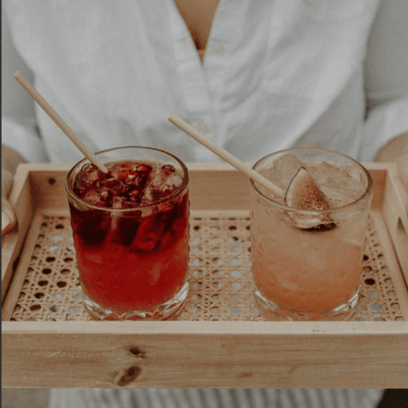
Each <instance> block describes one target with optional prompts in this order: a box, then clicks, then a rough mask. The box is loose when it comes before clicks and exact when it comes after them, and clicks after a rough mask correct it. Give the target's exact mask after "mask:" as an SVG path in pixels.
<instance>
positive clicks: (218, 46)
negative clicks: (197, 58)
mask: <svg viewBox="0 0 408 408" xmlns="http://www.w3.org/2000/svg"><path fill="white" fill-rule="evenodd" d="M213 50H214V51H215V52H216V53H217V54H222V53H223V52H224V51H225V48H224V47H223V45H222V44H220V43H214V45H213Z"/></svg>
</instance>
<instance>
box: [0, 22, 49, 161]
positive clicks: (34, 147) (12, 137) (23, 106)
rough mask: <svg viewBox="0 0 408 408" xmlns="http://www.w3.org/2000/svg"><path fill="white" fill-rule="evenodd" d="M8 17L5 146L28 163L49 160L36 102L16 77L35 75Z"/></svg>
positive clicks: (4, 29)
mask: <svg viewBox="0 0 408 408" xmlns="http://www.w3.org/2000/svg"><path fill="white" fill-rule="evenodd" d="M7 17H9V16H8V15H7V16H3V15H2V55H3V57H4V58H3V65H2V73H1V74H2V89H1V92H2V100H3V104H2V107H1V116H2V118H1V135H2V144H3V145H5V146H7V147H9V148H11V149H13V150H14V151H15V152H17V153H18V154H19V155H20V156H22V157H23V158H24V159H25V160H26V161H28V162H43V161H48V157H47V153H46V150H45V146H44V143H43V141H42V139H41V136H40V132H39V130H38V126H37V119H36V115H35V109H34V101H33V100H32V99H31V97H30V96H29V95H28V94H27V92H26V91H25V90H24V89H23V88H22V87H21V86H20V85H19V84H18V83H17V81H16V80H15V79H14V78H13V74H14V73H15V72H16V71H20V70H21V71H22V73H23V74H24V75H25V76H27V77H28V79H29V80H30V81H32V74H31V72H30V70H29V68H28V67H27V65H26V63H25V61H24V59H23V58H22V57H21V56H20V54H19V53H18V52H17V50H16V47H15V46H14V42H13V38H12V35H11V30H10V27H9V23H10V21H9V20H8V18H7Z"/></svg>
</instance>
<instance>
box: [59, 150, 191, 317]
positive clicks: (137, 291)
mask: <svg viewBox="0 0 408 408" xmlns="http://www.w3.org/2000/svg"><path fill="white" fill-rule="evenodd" d="M96 157H97V158H98V159H99V161H101V162H102V163H104V164H105V166H106V167H107V168H108V170H109V173H108V174H107V175H105V174H104V173H102V172H100V171H99V170H98V169H97V168H96V167H95V166H94V165H93V164H91V163H89V161H88V160H87V159H84V160H81V161H80V162H79V163H77V164H76V165H75V166H74V167H73V168H72V169H71V170H70V172H69V173H68V175H67V178H66V190H67V193H68V201H69V207H70V214H71V225H72V229H73V238H74V247H75V252H76V260H77V267H78V271H79V278H80V282H81V286H82V289H83V294H84V301H85V306H86V309H87V310H88V312H89V313H90V314H91V316H92V317H93V318H94V319H96V320H139V319H146V320H166V319H169V318H171V317H173V316H175V315H176V314H177V313H178V312H179V311H180V310H181V308H182V307H183V305H184V304H185V301H186V299H187V294H188V280H187V272H188V254H189V223H188V219H189V194H188V183H189V176H188V170H187V168H186V166H185V164H184V163H183V162H182V161H181V160H179V159H178V158H177V157H175V156H174V155H172V154H170V153H167V152H164V151H161V150H158V149H153V148H147V147H123V148H115V149H110V150H105V151H102V152H99V153H96Z"/></svg>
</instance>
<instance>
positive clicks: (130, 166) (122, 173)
mask: <svg viewBox="0 0 408 408" xmlns="http://www.w3.org/2000/svg"><path fill="white" fill-rule="evenodd" d="M136 167H137V163H135V162H130V161H129V162H123V163H116V164H114V165H113V166H112V167H111V168H110V169H109V175H110V177H113V178H115V179H120V180H124V179H126V177H127V176H128V174H129V173H130V172H132V171H134V170H136Z"/></svg>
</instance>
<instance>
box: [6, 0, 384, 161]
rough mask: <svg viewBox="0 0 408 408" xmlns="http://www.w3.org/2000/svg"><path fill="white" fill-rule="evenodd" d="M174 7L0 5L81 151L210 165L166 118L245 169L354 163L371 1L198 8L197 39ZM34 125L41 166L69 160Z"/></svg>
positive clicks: (63, 142) (296, 0)
mask: <svg viewBox="0 0 408 408" xmlns="http://www.w3.org/2000/svg"><path fill="white" fill-rule="evenodd" d="M181 3H182V2H180V0H179V4H178V7H179V8H178V7H177V4H176V3H175V2H173V1H155V2H152V1H140V2H139V1H138V2H134V1H129V0H127V1H121V2H119V3H117V2H111V1H108V0H98V1H86V2H81V4H80V5H78V6H75V5H74V4H73V3H72V2H68V1H58V2H53V1H45V0H43V1H36V2H35V4H33V3H32V2H27V3H26V4H25V7H24V8H22V7H20V6H19V5H18V4H13V2H9V4H7V6H8V7H7V8H8V9H9V10H8V11H9V12H10V17H11V18H12V20H13V24H12V25H13V34H14V38H15V42H16V44H17V46H18V48H19V50H20V51H21V53H22V55H24V56H25V58H26V61H27V63H28V65H29V67H30V68H31V69H32V70H33V72H34V76H35V79H36V80H35V85H36V86H37V87H38V89H39V91H40V92H41V93H42V94H43V95H44V96H45V97H46V99H48V100H49V102H50V103H51V104H52V105H53V106H54V107H55V108H56V110H57V111H58V112H60V114H61V116H62V117H63V118H64V119H65V120H66V121H67V122H68V123H69V124H70V125H71V127H73V129H74V131H76V132H77V133H78V134H79V136H80V137H81V138H83V140H84V141H85V143H86V144H87V145H88V146H89V147H90V148H91V149H92V150H93V151H97V150H101V149H106V148H110V147H113V146H118V145H148V146H156V147H160V148H162V149H165V150H169V151H171V152H173V153H175V154H177V155H178V156H179V157H180V158H182V159H183V160H185V161H219V159H218V157H216V156H215V155H214V154H213V153H211V152H209V151H208V150H206V149H205V148H204V147H203V146H201V145H199V144H198V143H197V142H195V141H194V140H191V139H190V138H188V136H186V135H185V134H183V133H182V132H181V131H180V130H179V129H177V128H175V127H174V126H173V125H171V124H170V123H169V122H168V121H167V118H168V116H169V115H170V114H171V113H175V114H176V115H178V116H180V117H181V118H183V119H185V120H186V121H188V122H189V123H190V124H191V125H192V126H194V127H196V128H197V129H199V130H200V131H201V132H202V133H205V134H207V135H208V136H209V137H210V138H211V139H213V140H214V141H215V142H216V143H218V144H220V145H221V146H223V147H224V148H226V149H227V150H229V151H230V152H231V153H232V154H235V155H236V156H238V157H239V158H240V159H241V160H244V161H247V162H251V161H255V160H257V159H259V158H260V157H261V156H263V155H264V154H266V153H268V152H271V151H275V150H279V149H283V148H287V147H291V146H295V145H297V146H304V145H309V146H314V145H319V146H320V147H327V148H332V149H336V150H338V151H341V152H344V153H347V154H349V155H351V156H354V157H357V156H358V151H359V145H360V136H361V129H362V126H363V120H364V114H365V95H364V79H363V70H364V56H365V49H366V43H367V39H368V36H369V33H370V29H371V26H372V23H373V20H374V17H375V14H376V11H377V8H378V4H379V1H378V0H360V1H359V2H358V3H357V4H356V2H355V1H354V0H346V1H342V2H321V1H316V0H313V1H307V2H306V1H303V0H291V1H287V0H275V1H270V0H257V1H256V2H254V1H249V0H235V1H228V0H221V1H220V3H219V5H218V7H216V3H217V2H210V3H211V4H212V6H213V8H212V9H211V10H210V11H209V17H208V18H207V20H206V21H207V26H206V27H204V28H203V29H202V33H204V35H203V36H202V37H200V36H197V35H196V33H195V34H194V33H192V32H190V31H189V26H192V25H194V19H193V20H191V19H189V17H188V12H186V11H183V10H184V9H183V4H181ZM180 13H182V14H183V16H182V15H181V14H180ZM183 17H184V19H183ZM212 17H213V19H212ZM208 21H209V25H208ZM205 33H207V35H205ZM203 45H204V47H205V54H204V58H203V61H201V60H200V58H199V54H198V53H197V47H198V48H200V49H201V50H202V49H203V47H202V46H203ZM201 53H202V51H201ZM202 54H203V53H202ZM38 118H39V127H40V130H41V134H42V136H43V138H44V140H45V144H46V146H47V149H48V156H49V157H50V159H51V161H74V160H77V159H79V158H80V156H81V154H80V153H79V152H77V151H76V148H75V147H74V146H73V145H72V144H71V142H70V141H68V140H67V138H66V137H65V136H63V135H62V134H61V133H60V131H59V130H58V129H57V128H56V127H55V124H54V123H52V122H51V121H50V119H49V118H48V117H47V116H46V115H45V114H44V113H43V112H41V111H40V110H38Z"/></svg>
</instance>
